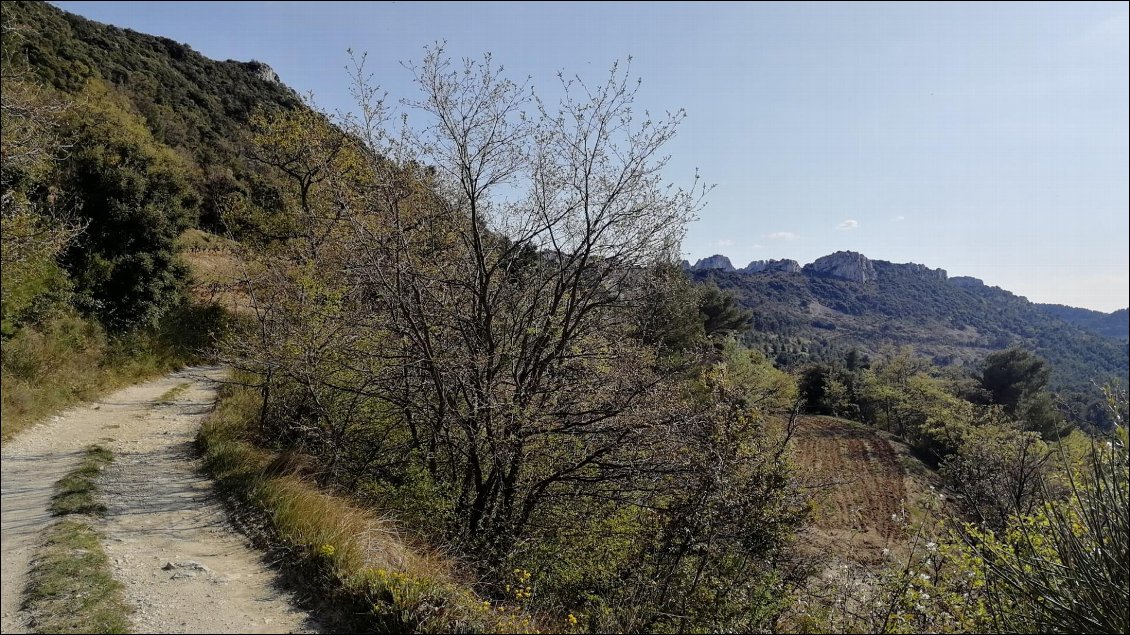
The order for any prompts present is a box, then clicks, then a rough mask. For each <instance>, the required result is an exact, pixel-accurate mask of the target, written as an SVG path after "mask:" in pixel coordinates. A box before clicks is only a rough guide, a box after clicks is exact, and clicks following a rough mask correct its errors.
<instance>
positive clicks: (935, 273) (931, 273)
mask: <svg viewBox="0 0 1130 635" xmlns="http://www.w3.org/2000/svg"><path fill="white" fill-rule="evenodd" d="M895 266H896V267H898V268H900V269H902V270H903V271H909V272H911V273H914V274H917V275H920V276H925V277H927V278H936V279H938V280H941V281H942V282H945V281H946V278H947V277H948V276H947V274H946V270H945V269H931V268H929V267H927V266H926V265H920V264H918V263H916V262H908V263H906V264H896V265H895Z"/></svg>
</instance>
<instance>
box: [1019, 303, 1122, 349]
mask: <svg viewBox="0 0 1130 635" xmlns="http://www.w3.org/2000/svg"><path fill="white" fill-rule="evenodd" d="M1036 306H1038V307H1040V308H1041V309H1043V310H1044V311H1046V312H1048V313H1050V314H1052V315H1054V316H1056V317H1057V318H1059V319H1061V320H1063V321H1064V322H1067V323H1069V324H1074V325H1075V326H1078V327H1079V328H1081V329H1083V330H1085V331H1090V332H1092V333H1094V334H1095V335H1101V336H1103V337H1107V338H1110V339H1112V340H1125V339H1126V338H1127V337H1130V313H1128V312H1127V310H1126V309H1119V310H1117V311H1112V312H1110V313H1103V312H1101V311H1092V310H1090V309H1080V308H1076V307H1073V306H1064V305H1062V304H1037V305H1036Z"/></svg>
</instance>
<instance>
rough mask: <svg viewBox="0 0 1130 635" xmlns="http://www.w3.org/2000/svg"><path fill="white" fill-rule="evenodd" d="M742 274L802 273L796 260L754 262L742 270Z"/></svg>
mask: <svg viewBox="0 0 1130 635" xmlns="http://www.w3.org/2000/svg"><path fill="white" fill-rule="evenodd" d="M740 271H741V272H742V273H760V272H762V271H782V272H784V273H800V263H799V262H797V261H795V260H789V259H787V258H786V259H784V260H754V261H753V262H751V263H749V264H748V265H746V266H745V267H744V268H743V269H741V270H740Z"/></svg>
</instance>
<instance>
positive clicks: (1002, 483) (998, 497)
mask: <svg viewBox="0 0 1130 635" xmlns="http://www.w3.org/2000/svg"><path fill="white" fill-rule="evenodd" d="M1050 458H1051V453H1050V451H1049V449H1048V447H1047V445H1046V444H1045V443H1044V442H1043V441H1041V440H1040V435H1039V434H1038V433H1035V432H1028V431H1024V430H1018V429H1017V428H1016V427H1015V426H1013V425H1010V424H1008V423H987V422H985V423H982V424H981V425H978V426H970V427H968V428H966V429H965V430H964V431H963V435H962V439H961V443H960V445H959V446H958V448H957V450H956V452H954V453H953V454H952V455H950V456H949V457H947V458H946V460H945V461H944V462H943V463H942V467H941V474H942V477H943V478H944V479H945V480H946V484H947V485H948V486H949V487H950V489H951V490H952V491H953V492H954V493H956V495H957V499H958V502H959V503H960V504H961V506H962V508H963V511H964V512H965V513H966V515H967V517H969V518H973V519H975V520H977V521H978V522H980V523H982V524H983V525H984V526H986V527H990V528H992V529H995V530H998V531H999V530H1000V529H1002V528H1004V526H1005V525H1006V523H1007V522H1008V520H1009V518H1010V517H1012V516H1014V515H1017V514H1019V515H1025V516H1026V515H1029V514H1031V513H1032V512H1033V510H1034V508H1035V506H1036V505H1038V504H1039V503H1040V497H1039V494H1040V491H1039V489H1040V487H1041V484H1042V483H1043V482H1044V479H1045V478H1046V477H1047V475H1048V469H1049V464H1048V460H1049V459H1050Z"/></svg>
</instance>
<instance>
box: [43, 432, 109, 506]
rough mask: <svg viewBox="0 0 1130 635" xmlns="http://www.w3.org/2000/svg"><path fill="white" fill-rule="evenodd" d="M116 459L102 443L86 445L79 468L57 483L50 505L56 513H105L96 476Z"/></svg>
mask: <svg viewBox="0 0 1130 635" xmlns="http://www.w3.org/2000/svg"><path fill="white" fill-rule="evenodd" d="M113 460H114V455H113V453H111V452H110V451H109V450H107V449H106V448H104V447H102V446H100V445H91V446H89V447H87V448H86V455H85V456H84V457H83V459H82V463H81V464H79V466H78V467H77V468H75V469H74V470H71V471H70V472H68V473H67V475H66V476H64V477H63V478H61V479H59V481H58V482H56V483H55V494H54V495H53V496H52V497H51V505H50V507H49V508H48V509H49V510H50V511H51V513H52V514H55V515H56V516H65V515H67V514H91V515H102V514H104V513H105V512H106V506H105V505H104V504H102V502H101V501H99V500H98V494H99V492H101V488H99V487H98V484H97V483H95V479H96V478H98V475H99V474H101V473H102V469H103V468H105V467H106V466H107V465H109V464H110V463H111V462H112V461H113Z"/></svg>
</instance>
